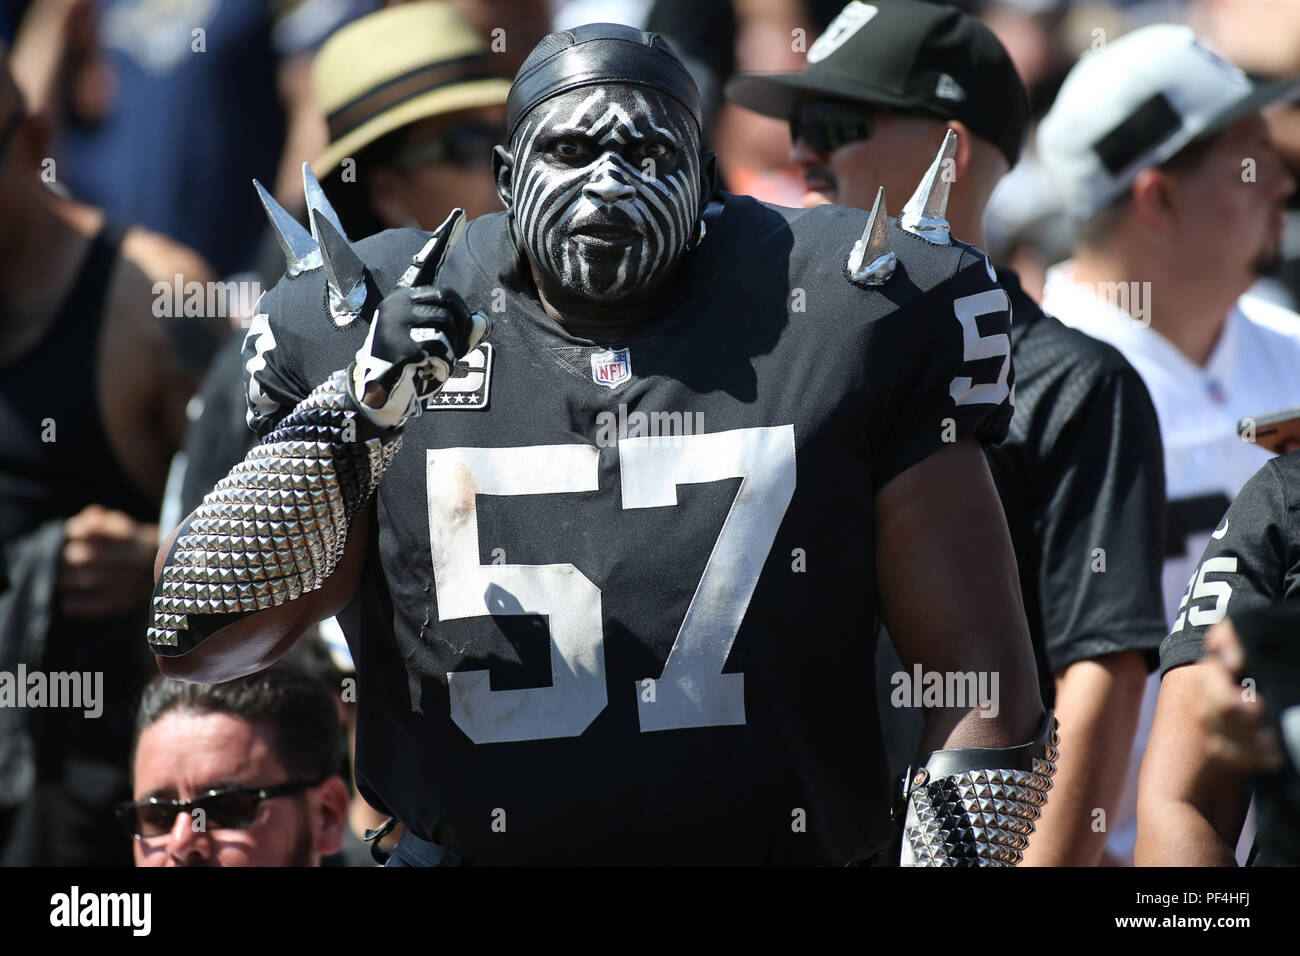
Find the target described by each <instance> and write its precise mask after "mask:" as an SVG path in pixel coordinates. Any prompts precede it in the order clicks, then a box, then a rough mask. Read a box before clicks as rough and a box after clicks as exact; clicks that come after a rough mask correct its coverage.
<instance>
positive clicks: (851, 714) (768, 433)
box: [245, 196, 1012, 864]
mask: <svg viewBox="0 0 1300 956" xmlns="http://www.w3.org/2000/svg"><path fill="white" fill-rule="evenodd" d="M724 199H725V205H724V209H723V211H722V213H721V215H720V216H719V217H718V218H717V219H716V220H714V221H713V222H712V224H711V226H710V229H709V232H708V236H707V238H706V240H705V242H704V244H703V245H702V246H701V247H700V248H698V249H697V250H695V251H693V252H691V253H689V254H688V255H687V257H686V259H685V260H684V263H683V265H682V266H681V268H680V270H679V271H678V273H676V274H675V276H674V278H673V280H672V283H671V287H670V288H669V289H668V290H667V292H666V293H665V295H664V297H663V301H662V310H661V313H660V314H659V315H658V316H657V317H656V318H655V319H654V320H652V321H651V322H650V323H649V324H648V325H646V326H645V327H643V328H640V329H638V330H637V331H636V333H635V334H634V335H632V336H631V337H629V338H628V339H626V340H624V341H620V342H615V343H607V344H597V343H593V342H591V341H588V340H583V339H579V338H575V337H574V336H571V335H569V334H567V333H566V332H564V331H563V330H562V329H561V328H560V327H559V326H557V325H556V324H555V323H554V322H553V321H551V320H550V319H549V318H547V316H546V315H545V313H544V312H543V310H542V308H541V306H540V304H539V302H538V301H537V298H536V293H535V292H534V291H533V287H532V285H531V280H530V279H529V278H528V277H527V275H526V274H525V273H524V272H523V270H521V269H519V268H518V258H517V255H516V253H515V251H514V246H513V244H512V242H511V239H510V234H509V229H508V224H507V218H506V215H505V214H496V215H492V216H487V217H484V218H482V219H479V220H476V221H475V222H473V223H471V224H470V225H469V227H468V229H467V231H466V233H465V236H464V238H463V239H462V241H461V243H460V244H459V245H458V246H457V247H456V249H455V250H454V251H453V253H452V255H451V257H450V258H449V259H448V262H447V263H446V265H445V266H444V269H443V272H442V274H441V275H440V276H439V284H440V285H444V286H447V287H450V288H454V289H456V290H457V291H459V292H460V293H461V294H462V295H463V296H464V297H465V299H466V302H467V303H468V304H469V306H470V307H471V308H481V309H484V310H486V311H488V312H490V313H492V317H493V321H494V325H493V330H492V333H491V336H490V338H489V343H488V345H486V346H481V347H480V348H479V349H478V350H476V352H475V353H472V354H471V356H469V357H468V360H467V361H465V362H462V363H461V364H460V365H459V366H458V367H457V372H456V374H455V376H453V378H452V379H451V380H450V381H449V383H448V385H447V387H445V388H444V389H443V390H442V392H440V393H439V394H438V395H436V396H434V397H433V398H432V399H430V400H429V402H428V405H427V407H428V409H429V410H428V411H426V412H425V414H424V415H422V416H421V417H419V418H417V419H414V420H412V421H411V422H409V423H408V425H407V426H406V433H405V442H404V446H403V448H402V450H401V451H400V453H399V454H398V455H397V457H396V459H395V461H394V463H393V465H392V467H391V468H390V470H389V472H388V474H387V475H386V476H385V478H384V480H383V482H382V484H381V486H380V490H379V492H378V495H377V503H376V509H377V513H378V518H379V521H378V527H379V532H378V541H377V546H376V550H375V556H376V559H377V560H376V561H375V562H373V563H372V565H371V567H370V570H369V577H368V579H367V588H366V589H364V590H363V596H362V598H361V600H362V602H363V603H365V604H366V605H367V608H368V610H367V612H366V613H365V614H363V615H362V617H363V622H362V624H361V626H360V627H359V628H355V627H347V630H348V631H349V632H350V633H349V638H350V640H351V641H352V643H353V655H354V657H355V658H356V661H357V669H358V678H359V686H358V689H357V694H358V697H357V703H358V708H359V715H358V741H357V750H358V756H357V764H358V774H359V776H360V777H361V779H362V780H363V781H364V783H365V785H366V787H367V789H368V790H369V791H371V792H373V793H374V794H375V795H376V796H377V797H378V798H379V799H380V800H381V801H382V802H383V803H384V805H386V806H387V807H388V808H390V809H391V810H392V811H393V812H394V813H395V814H396V815H397V816H398V817H399V818H400V819H401V820H402V821H403V823H405V824H406V825H407V826H408V827H409V828H410V829H411V831H412V832H413V833H415V835H417V836H419V837H422V838H424V839H429V840H435V841H437V842H439V843H442V844H444V845H446V846H449V847H450V848H451V849H452V850H454V851H455V852H456V853H457V854H458V855H459V856H460V857H461V858H462V859H464V860H466V861H468V862H469V863H471V864H479V863H507V862H537V863H560V862H566V863H567V862H581V863H601V862H641V863H654V862H670V861H671V862H684V863H694V862H718V863H742V864H743V863H757V862H822V863H842V862H847V861H850V860H854V859H859V858H863V857H865V856H868V855H869V854H871V853H872V852H874V851H875V850H877V849H878V848H880V847H881V846H883V845H884V844H885V843H886V842H887V841H888V839H889V836H890V827H889V824H888V821H887V815H888V804H889V799H890V791H889V782H888V777H887V774H886V772H885V768H884V762H883V756H882V753H881V744H880V739H879V726H878V721H877V718H876V712H875V703H874V700H873V693H872V687H873V682H874V675H873V654H872V651H873V646H872V640H871V635H872V629H873V625H874V619H875V602H874V596H873V594H872V587H871V582H872V581H874V579H875V573H874V548H873V539H874V513H873V500H874V492H875V491H876V490H877V489H879V488H880V487H881V486H882V485H884V484H885V483H886V482H888V481H889V480H890V479H891V478H893V477H895V476H896V475H898V474H899V473H900V472H902V471H904V470H905V469H907V468H908V467H910V466H911V465H913V464H915V463H916V462H917V461H919V460H921V459H922V458H924V457H925V456H927V455H929V454H931V453H932V452H934V451H935V450H937V449H939V448H941V447H942V446H943V445H944V443H945V442H946V441H952V440H954V439H955V438H956V437H959V436H962V435H978V436H979V437H980V438H982V439H984V440H992V441H996V440H999V439H1001V438H1002V437H1003V436H1004V434H1005V432H1006V428H1007V422H1008V419H1009V417H1010V415H1011V406H1010V402H1009V395H1008V392H1009V387H1010V385H1011V384H1012V378H1011V369H1010V359H1009V355H1008V349H1009V340H1008V323H1009V315H1008V308H1007V300H1006V295H1005V293H1004V292H1003V291H1002V290H1001V289H999V288H997V287H996V285H995V284H994V282H993V276H992V274H991V269H990V267H989V266H988V264H987V260H986V259H985V257H984V256H983V254H982V253H980V252H978V250H974V249H972V248H971V247H968V246H965V245H962V244H960V243H956V244H954V245H952V246H947V247H938V246H933V245H930V244H928V243H926V242H924V241H923V240H921V239H919V238H917V237H915V236H913V235H911V234H908V233H905V232H903V231H902V230H900V229H899V228H898V226H897V223H896V222H891V224H890V234H891V241H892V242H893V245H894V249H895V250H896V252H897V253H898V256H899V260H900V261H899V266H898V269H897V271H896V273H895V275H894V277H893V278H892V279H891V280H890V282H889V283H888V284H887V285H886V286H884V287H883V289H863V288H860V287H858V286H855V285H853V284H852V283H850V282H849V281H848V279H847V276H846V272H845V261H846V258H847V255H848V253H849V250H850V248H851V247H852V245H853V243H854V241H855V240H856V239H857V238H858V237H859V236H860V235H861V234H862V232H863V228H864V226H865V224H866V219H867V217H866V215H865V214H864V213H861V212H858V211H855V210H850V209H844V208H839V207H830V206H826V207H819V208H817V209H811V210H791V209H779V208H776V207H772V206H767V205H764V204H761V203H758V202H756V201H753V200H750V199H746V198H741V197H733V196H726V197H724ZM424 239H425V236H424V235H423V234H421V233H415V232H392V233H385V234H382V235H381V236H379V237H376V238H373V239H371V240H368V241H367V242H363V243H360V244H359V253H360V254H361V256H362V258H363V259H365V260H366V261H367V262H368V263H370V264H371V265H372V268H373V270H375V271H377V272H379V273H380V274H381V279H380V283H379V284H380V287H381V288H391V287H392V284H393V281H394V280H395V278H396V276H397V275H399V274H400V273H401V271H402V270H403V269H404V267H405V265H406V263H407V262H408V261H409V256H410V255H411V254H413V253H414V252H415V251H416V250H417V249H418V248H419V247H420V245H421V244H422V243H423V241H424ZM380 259H383V260H384V261H383V262H380V261H379V260H380ZM323 303H324V294H323V286H322V280H321V277H320V273H319V270H317V271H316V272H312V273H308V274H306V275H304V276H302V277H300V278H298V279H293V280H285V281H282V282H281V284H280V286H278V287H277V288H276V289H275V290H272V291H271V292H269V293H267V297H265V298H264V299H263V304H262V308H261V310H260V311H261V312H262V313H263V314H264V315H265V318H259V319H258V320H256V323H255V326H254V327H253V329H251V330H250V333H249V341H248V346H247V347H246V349H245V354H246V356H247V363H246V364H247V367H248V369H249V371H250V375H249V387H250V399H251V405H252V408H253V410H254V412H256V413H257V414H258V415H259V417H260V421H259V422H258V427H259V428H260V429H261V430H262V431H263V432H265V431H266V430H267V428H269V426H270V424H271V423H272V422H273V421H274V420H275V419H276V418H277V417H278V416H279V415H281V414H283V413H285V412H287V411H288V409H289V407H291V405H292V403H293V402H295V401H296V400H298V399H300V398H301V397H302V396H304V395H306V393H307V391H308V389H309V388H310V387H311V386H313V385H315V384H316V383H317V382H320V381H322V380H323V379H324V378H325V377H326V376H327V375H328V374H329V373H330V372H331V371H332V370H333V369H335V368H337V367H340V366H341V365H345V364H346V363H347V362H348V361H350V358H351V352H352V351H354V350H355V348H356V346H357V345H358V344H360V341H361V340H362V338H363V337H364V334H365V329H364V327H362V325H363V323H356V325H357V326H358V327H357V328H348V329H343V330H337V331H336V330H335V329H333V328H332V323H331V321H330V319H329V318H328V316H327V315H326V314H325V313H324V305H323ZM377 576H382V585H378V584H376V578H377ZM346 619H347V616H346V615H345V616H344V620H346Z"/></svg>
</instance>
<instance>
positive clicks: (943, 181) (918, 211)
mask: <svg viewBox="0 0 1300 956" xmlns="http://www.w3.org/2000/svg"><path fill="white" fill-rule="evenodd" d="M956 165H957V134H956V133H954V132H953V131H952V130H948V132H947V134H946V135H945V136H944V138H943V145H942V146H940V147H939V155H937V156H935V158H934V162H933V163H931V164H930V168H929V169H927V170H926V171H925V175H924V176H923V177H921V184H920V185H919V186H917V187H916V192H914V193H912V198H911V199H909V200H908V201H907V205H906V206H904V207H903V214H902V215H901V216H899V217H898V224H899V225H900V226H902V227H903V228H904V229H906V230H907V231H908V232H910V233H912V234H913V235H917V236H920V237H921V238H922V239H924V240H925V241H926V242H931V243H934V245H936V246H946V245H949V244H950V243H951V242H952V234H951V233H950V232H949V229H948V220H947V219H946V218H944V217H945V216H946V214H947V212H948V191H949V189H951V188H952V179H953V170H954V169H956Z"/></svg>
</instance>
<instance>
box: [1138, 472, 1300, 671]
mask: <svg viewBox="0 0 1300 956" xmlns="http://www.w3.org/2000/svg"><path fill="white" fill-rule="evenodd" d="M1297 593H1300V452H1292V453H1291V454H1289V455H1282V456H1281V457H1278V458H1273V459H1270V460H1269V461H1268V463H1267V464H1265V465H1264V467H1263V468H1261V469H1260V470H1259V471H1257V472H1256V473H1255V474H1254V475H1253V476H1252V477H1251V479H1250V481H1248V482H1246V484H1245V486H1244V487H1242V489H1241V491H1240V492H1239V493H1238V494H1237V497H1236V498H1235V499H1233V502H1232V504H1231V505H1229V507H1228V511H1227V513H1226V514H1225V515H1224V516H1223V521H1221V522H1220V523H1219V527H1218V528H1216V529H1215V530H1214V532H1213V533H1212V534H1211V535H1210V543H1209V544H1208V545H1206V547H1205V553H1204V554H1203V555H1202V557H1201V563H1200V564H1199V565H1197V567H1196V571H1195V572H1194V573H1193V574H1192V579H1191V580H1190V581H1189V582H1188V583H1187V590H1186V591H1184V592H1183V599H1182V602H1181V603H1180V604H1179V605H1178V616H1177V617H1176V618H1175V619H1174V624H1173V627H1172V628H1170V633H1169V636H1168V637H1166V638H1165V640H1164V642H1163V643H1162V644H1161V645H1160V674H1161V676H1162V677H1163V676H1164V675H1165V674H1166V673H1168V672H1169V671H1170V669H1172V668H1174V667H1181V666H1182V665H1183V664H1194V663H1196V662H1197V661H1199V660H1200V659H1201V658H1202V657H1203V656H1204V655H1205V635H1206V634H1207V633H1209V630H1210V628H1211V627H1213V626H1214V625H1215V624H1217V623H1218V622H1219V621H1221V620H1223V618H1224V616H1225V615H1229V614H1235V613H1238V612H1239V611H1241V610H1243V609H1245V608H1250V607H1261V606H1263V605H1267V604H1275V603H1277V602H1279V601H1289V600H1292V599H1293V598H1294V597H1295V596H1296V594H1297Z"/></svg>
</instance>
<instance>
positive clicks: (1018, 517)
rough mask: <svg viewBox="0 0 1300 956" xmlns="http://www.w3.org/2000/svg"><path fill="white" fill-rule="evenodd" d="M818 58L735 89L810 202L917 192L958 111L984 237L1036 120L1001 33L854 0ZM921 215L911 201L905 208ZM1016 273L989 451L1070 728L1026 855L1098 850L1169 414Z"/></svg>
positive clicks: (1157, 621) (1040, 647)
mask: <svg viewBox="0 0 1300 956" xmlns="http://www.w3.org/2000/svg"><path fill="white" fill-rule="evenodd" d="M808 61H809V64H808V68H807V70H806V71H805V72H804V73H798V74H776V75H749V76H741V77H738V78H736V79H735V80H733V81H732V84H731V85H730V86H729V88H728V91H727V92H728V95H729V96H730V97H731V98H732V99H734V100H735V101H737V102H739V103H740V104H741V105H744V106H748V107H750V108H751V109H756V110H758V111H759V112H762V113H767V114H768V115H772V116H784V117H787V118H788V119H789V120H790V124H791V135H792V138H793V140H794V150H793V157H794V160H795V162H797V163H798V164H799V165H800V166H801V167H802V168H803V170H804V175H805V177H806V179H807V181H808V186H809V190H810V193H809V195H808V197H806V199H805V204H812V203H816V202H826V201H830V202H837V203H843V204H846V205H858V206H860V207H862V208H869V206H870V204H871V202H872V201H873V200H874V197H875V193H876V190H877V188H878V187H879V186H882V185H883V186H884V187H885V194H886V195H887V196H888V195H891V194H892V195H894V196H897V195H900V192H899V190H900V189H903V188H910V187H908V186H907V184H909V183H911V182H913V181H915V179H916V177H917V176H918V175H919V174H920V172H921V171H922V170H923V169H924V163H925V159H924V157H926V156H927V155H929V154H930V153H931V152H932V151H933V149H934V148H935V147H937V146H938V144H939V143H940V142H943V141H944V140H945V137H947V136H950V135H951V134H950V133H949V131H952V132H954V133H955V134H956V143H955V148H951V147H950V149H949V153H948V155H947V156H946V157H945V160H946V162H947V164H948V165H947V169H948V170H949V171H950V173H951V175H950V176H949V177H948V178H949V179H950V180H951V189H952V195H951V198H950V200H949V203H948V218H949V220H950V221H951V223H952V228H953V232H954V233H955V234H956V235H959V236H961V237H962V238H964V239H966V240H967V241H969V242H973V243H975V244H976V245H983V244H984V234H983V229H982V226H981V220H982V218H983V214H984V207H985V205H986V204H987V202H988V198H989V195H990V194H991V193H992V191H993V187H994V186H995V185H996V184H997V180H998V179H999V178H1000V177H1001V176H1002V174H1004V173H1005V172H1006V171H1007V169H1008V168H1009V167H1010V166H1012V165H1014V164H1015V162H1016V159H1017V158H1018V156H1019V153H1020V146H1021V142H1022V140H1023V139H1024V135H1025V129H1026V125H1027V122H1028V120H1027V105H1026V95H1025V90H1024V87H1023V85H1022V84H1021V82H1020V79H1019V77H1018V76H1017V75H1016V72H1015V68H1014V67H1013V66H1012V64H1011V60H1010V58H1009V57H1008V56H1007V53H1006V51H1005V50H1004V49H1003V48H1002V45H1001V44H1000V43H999V42H998V40H997V39H996V38H995V37H994V36H993V34H992V33H991V32H990V31H989V30H988V29H987V28H986V27H985V26H984V25H983V24H981V23H980V22H979V21H978V20H976V19H975V18H974V17H971V16H967V15H966V14H964V13H961V12H959V11H957V10H955V9H952V8H950V7H943V6H939V5H935V4H929V3H920V2H913V0H883V2H880V3H876V4H864V3H851V4H849V6H848V7H846V8H845V9H844V11H843V12H842V13H841V15H840V17H839V19H838V20H837V21H836V22H835V23H834V24H832V25H831V27H830V28H828V30H827V31H826V33H825V35H823V37H822V38H820V39H819V40H818V41H817V42H816V43H815V44H813V46H812V47H811V48H810V49H809V51H808ZM941 165H942V161H941ZM941 172H942V170H941ZM902 195H906V193H902ZM911 215H914V212H913V211H912V210H910V209H904V211H903V220H904V221H905V222H906V221H908V219H909V216H911ZM998 281H999V284H1000V285H1002V287H1003V288H1005V289H1006V290H1007V292H1008V293H1009V294H1010V296H1011V301H1012V306H1013V314H1014V316H1015V321H1014V324H1013V326H1012V332H1011V354H1012V359H1013V362H1014V363H1015V369H1016V395H1015V401H1016V414H1015V417H1014V418H1013V419H1012V423H1011V429H1010V433H1009V436H1008V439H1007V441H1006V442H1004V443H1003V444H1002V445H1000V446H997V447H993V448H989V449H988V457H989V464H990V466H991V468H992V471H993V476H994V478H995V479H996V481H997V485H998V491H999V494H1000V496H1001V498H1002V504H1003V507H1004V509H1005V511H1006V515H1007V522H1008V525H1009V526H1010V528H1011V535H1012V541H1013V543H1014V545H1015V549H1016V558H1017V563H1018V565H1019V569H1020V587H1021V592H1022V593H1023V595H1024V600H1025V609H1026V612H1027V615H1028V618H1029V626H1030V632H1031V634H1032V636H1033V638H1034V644H1035V650H1036V652H1037V657H1038V665H1039V686H1040V687H1041V689H1042V692H1043V699H1044V703H1045V704H1046V705H1047V706H1050V707H1054V708H1055V710H1056V714H1057V716H1058V719H1059V720H1060V721H1061V737H1062V739H1063V740H1064V741H1065V747H1064V756H1063V757H1062V760H1061V764H1060V770H1059V773H1058V775H1057V778H1056V786H1055V788H1054V791H1053V799H1052V806H1051V808H1050V809H1048V810H1046V811H1045V812H1044V815H1043V819H1042V821H1041V822H1040V824H1039V833H1038V835H1037V836H1036V837H1035V840H1034V844H1033V846H1032V848H1031V849H1030V850H1029V851H1028V852H1027V853H1026V856H1025V862H1026V863H1027V864H1043V865H1052V864H1057V865H1094V864H1096V863H1097V862H1098V861H1099V860H1100V859H1101V857H1102V852H1103V847H1104V845H1105V841H1106V836H1107V830H1108V827H1107V818H1108V817H1111V816H1114V815H1115V812H1116V806H1117V804H1118V802H1119V796H1120V790H1121V787H1122V786H1123V783H1124V779H1125V775H1126V773H1127V770H1128V766H1127V761H1128V754H1129V750H1130V748H1131V746H1132V741H1133V735H1134V730H1135V727H1136V723H1137V712H1138V707H1139V704H1140V701H1141V695H1142V685H1143V681H1144V680H1145V677H1146V674H1147V673H1148V671H1150V670H1151V669H1152V668H1153V667H1154V666H1155V656H1154V655H1155V651H1156V649H1157V647H1158V646H1159V643H1160V640H1161V639H1162V637H1163V633H1162V632H1163V631H1164V626H1163V611H1162V605H1161V601H1160V555H1161V553H1162V551H1163V538H1162V534H1163V525H1164V486H1163V480H1164V479H1163V467H1162V459H1161V445H1160V433H1159V430H1158V426H1157V423H1156V419H1155V413H1154V411H1153V408H1152V404H1151V400H1150V397H1149V396H1148V394H1147V390H1146V388H1145V387H1144V385H1143V384H1142V381H1141V379H1140V378H1139V377H1138V375H1137V373H1136V372H1135V371H1134V370H1133V368H1132V367H1131V366H1129V364H1128V363H1127V362H1126V361H1125V360H1124V359H1123V358H1122V357H1121V356H1120V355H1119V353H1118V352H1116V351H1115V350H1114V349H1112V348H1110V347H1109V346H1106V345H1103V344H1101V343H1100V342H1097V341H1095V340H1093V339H1091V338H1089V337H1087V336H1085V335H1082V334H1079V333H1077V332H1073V331H1071V330H1069V329H1067V328H1065V327H1064V326H1063V325H1062V324H1061V323H1060V322H1058V321H1057V320H1056V319H1054V318H1051V317H1050V316H1045V315H1044V314H1043V312H1042V311H1041V310H1040V309H1039V308H1038V307H1037V305H1035V303H1034V302H1033V301H1032V300H1031V299H1030V298H1029V297H1028V296H1027V295H1026V294H1025V293H1024V292H1023V291H1022V290H1021V288H1020V282H1019V280H1018V279H1017V277H1016V275H1015V274H1014V273H1012V272H1009V271H1006V270H999V271H998ZM881 654H882V665H881V667H880V672H881V676H882V680H885V679H887V678H888V677H889V674H890V672H891V671H896V670H897V660H896V659H893V657H892V655H891V654H890V653H889V648H887V647H882V650H881ZM884 686H886V687H887V686H888V685H887V684H885V685H884ZM884 718H885V720H886V721H887V727H886V729H887V732H889V733H891V734H892V735H893V736H894V739H892V740H891V741H890V744H891V749H892V750H895V752H896V753H900V754H901V755H902V757H901V759H904V760H905V759H906V755H907V754H908V753H909V752H910V750H911V749H912V746H913V741H914V739H915V734H916V732H917V730H918V729H919V724H918V722H916V721H915V720H911V721H909V719H908V714H907V713H906V712H900V711H893V712H892V713H890V712H886V713H885V714H884ZM909 723H910V724H911V726H909ZM1098 809H1101V810H1102V811H1103V814H1101V815H1098V814H1097V812H1096V811H1097V810H1098Z"/></svg>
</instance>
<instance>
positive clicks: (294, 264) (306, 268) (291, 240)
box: [253, 179, 321, 278]
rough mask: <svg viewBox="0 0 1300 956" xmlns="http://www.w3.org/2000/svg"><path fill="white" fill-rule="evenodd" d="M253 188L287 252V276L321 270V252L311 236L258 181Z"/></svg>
mask: <svg viewBox="0 0 1300 956" xmlns="http://www.w3.org/2000/svg"><path fill="white" fill-rule="evenodd" d="M253 188H254V189H256V190H257V198H258V199H260V200H261V201H262V208H263V209H265V210H266V218H268V219H269V220H271V228H272V229H274V230H275V238H276V239H277V240H278V241H279V243H280V251H281V252H283V253H284V271H285V274H286V275H288V276H289V277H290V278H292V277H293V276H296V275H300V274H302V273H304V272H310V271H311V270H312V269H315V268H316V267H318V266H319V265H320V264H321V259H320V249H319V248H317V246H316V240H315V239H313V238H312V235H311V233H310V232H308V231H307V230H306V229H304V228H303V227H302V223H300V222H298V220H297V219H294V218H293V216H291V215H289V213H288V212H287V211H286V210H285V208H284V207H283V206H281V205H280V204H279V203H278V202H276V201H275V199H274V197H272V196H271V194H270V193H269V192H267V191H266V189H265V188H264V187H263V186H262V184H261V183H259V182H258V181H257V180H256V179H254V180H253Z"/></svg>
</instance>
